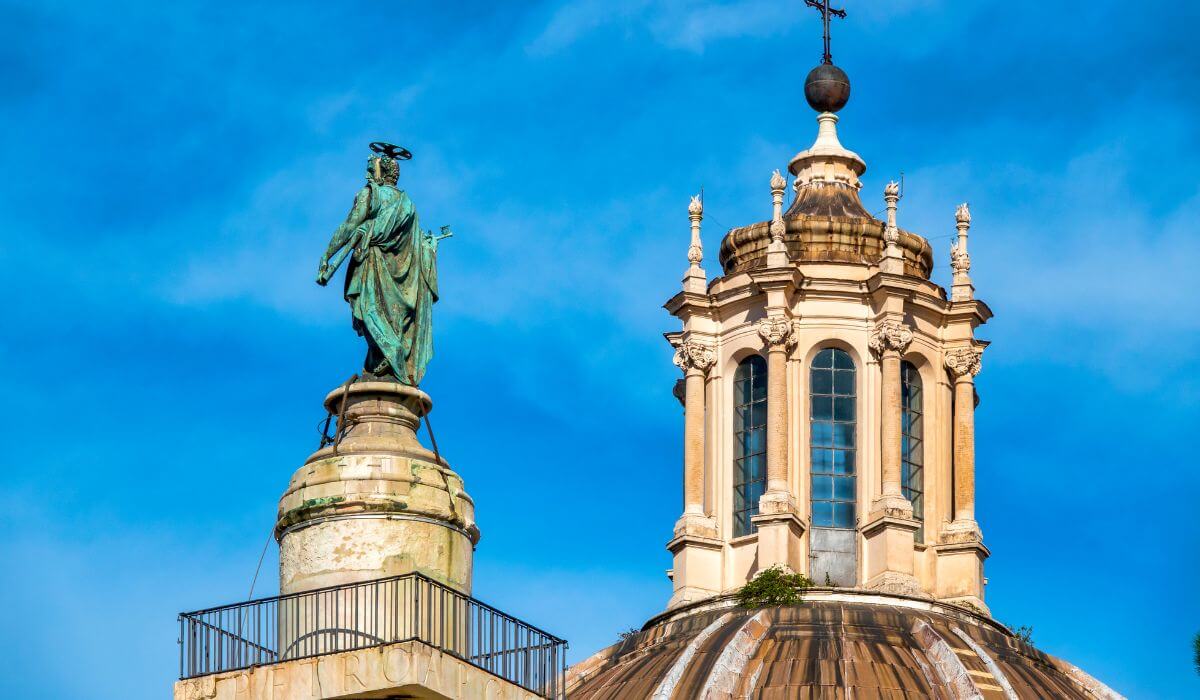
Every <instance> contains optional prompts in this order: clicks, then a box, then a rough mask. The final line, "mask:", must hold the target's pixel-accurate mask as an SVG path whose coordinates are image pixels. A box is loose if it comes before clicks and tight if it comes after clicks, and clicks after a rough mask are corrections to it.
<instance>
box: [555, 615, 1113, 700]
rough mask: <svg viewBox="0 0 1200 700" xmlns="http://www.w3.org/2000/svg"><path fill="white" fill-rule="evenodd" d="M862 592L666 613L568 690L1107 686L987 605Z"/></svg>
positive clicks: (1009, 693)
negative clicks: (976, 607)
mask: <svg viewBox="0 0 1200 700" xmlns="http://www.w3.org/2000/svg"><path fill="white" fill-rule="evenodd" d="M843 597H847V596H843ZM863 600H864V602H854V601H847V600H832V599H830V600H809V601H806V602H805V603H803V604H802V605H798V606H789V607H774V608H765V609H762V610H745V609H741V608H737V607H733V606H732V605H731V604H730V603H726V604H725V605H724V606H715V607H714V606H712V605H707V606H700V607H699V608H697V611H696V612H693V613H691V614H682V615H678V614H677V615H674V616H669V615H668V616H661V617H660V618H659V621H658V622H657V623H655V622H654V621H652V622H651V623H649V624H648V625H647V627H646V628H645V629H643V630H642V631H640V632H638V633H636V634H633V635H631V636H629V637H627V638H626V639H624V640H623V641H621V642H620V643H618V644H616V645H614V646H612V647H610V648H608V649H606V650H604V651H602V652H600V653H599V654H596V655H595V656H593V657H591V658H590V659H588V660H586V661H584V662H582V663H580V664H578V665H576V666H575V667H573V668H572V669H571V670H570V673H569V675H568V694H569V697H571V698H572V700H607V699H610V698H613V699H615V698H622V699H630V698H651V697H653V698H664V699H666V698H677V699H684V698H688V699H690V698H701V697H724V698H729V697H733V698H758V699H761V700H783V699H785V698H786V699H789V700H791V699H795V698H803V699H808V698H812V699H817V698H831V699H832V698H838V699H841V698H896V699H901V698H913V699H916V698H922V699H924V698H937V699H945V700H952V699H957V698H983V699H986V700H992V699H993V698H995V699H1001V698H1011V697H1017V698H1022V699H1025V698H1029V699H1034V698H1037V699H1039V700H1040V699H1042V698H1065V699H1068V700H1069V699H1072V698H1078V699H1079V700H1095V698H1096V697H1098V695H1095V694H1093V693H1100V692H1101V689H1103V690H1107V688H1104V687H1103V686H1101V685H1099V684H1098V682H1096V681H1094V680H1093V679H1091V677H1089V676H1087V675H1086V674H1084V673H1083V672H1082V671H1079V669H1077V668H1075V667H1074V666H1071V665H1070V664H1068V663H1066V662H1063V661H1061V660H1059V659H1056V658H1055V657H1052V656H1049V655H1048V654H1045V653H1042V652H1041V651H1038V650H1037V649H1036V648H1034V647H1033V646H1030V645H1029V644H1026V643H1024V642H1022V641H1021V640H1020V639H1018V638H1017V637H1015V636H1014V635H1013V634H1012V633H1011V632H1009V631H1008V630H1007V629H1005V628H1004V627H1003V626H1001V625H998V624H996V623H995V622H993V621H991V620H990V619H988V618H986V617H984V616H982V615H976V614H974V613H971V612H968V611H965V610H964V611H962V612H961V613H960V612H957V611H956V610H953V609H951V608H950V606H944V605H936V604H928V603H925V604H922V603H918V602H916V601H910V604H909V605H905V606H901V605H891V604H886V603H884V604H881V603H879V602H878V601H879V596H874V597H871V598H868V597H865V596H864V598H863ZM867 601H872V602H867ZM1089 686H1094V687H1091V690H1089V689H1088V687H1089ZM1109 692H1111V691H1109ZM1099 696H1101V697H1102V696H1103V694H1102V693H1101V695H1099Z"/></svg>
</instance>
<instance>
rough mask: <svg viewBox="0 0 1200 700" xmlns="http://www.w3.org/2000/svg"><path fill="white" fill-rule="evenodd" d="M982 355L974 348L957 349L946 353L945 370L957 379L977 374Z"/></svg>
mask: <svg viewBox="0 0 1200 700" xmlns="http://www.w3.org/2000/svg"><path fill="white" fill-rule="evenodd" d="M982 358H983V353H982V352H980V351H979V350H977V349H975V348H958V349H957V350H951V351H949V352H947V353H946V369H948V370H950V373H951V374H953V375H954V376H955V377H956V378H957V377H974V376H975V375H976V374H979V368H980V365H981V360H982Z"/></svg>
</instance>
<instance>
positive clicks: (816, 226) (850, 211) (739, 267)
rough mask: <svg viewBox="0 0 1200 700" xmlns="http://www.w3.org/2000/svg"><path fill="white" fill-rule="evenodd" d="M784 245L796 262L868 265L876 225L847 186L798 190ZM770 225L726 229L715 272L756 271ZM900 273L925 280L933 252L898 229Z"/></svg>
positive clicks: (876, 240) (874, 257)
mask: <svg viewBox="0 0 1200 700" xmlns="http://www.w3.org/2000/svg"><path fill="white" fill-rule="evenodd" d="M783 220H784V224H785V226H786V229H785V233H784V243H785V244H786V245H787V248H788V256H789V258H790V259H792V260H794V261H798V262H828V261H834V262H851V263H866V264H870V263H874V262H878V261H879V258H880V256H882V255H883V250H884V247H885V243H884V240H883V228H884V224H883V222H882V221H880V220H878V219H876V218H874V217H872V216H871V215H870V213H868V212H867V210H866V209H865V208H864V207H863V205H862V200H860V199H859V197H858V193H857V192H856V191H854V190H853V189H851V188H850V187H847V186H839V185H823V186H819V187H802V188H800V191H799V192H797V193H796V199H795V200H794V201H793V202H792V206H791V207H790V208H789V209H788V210H787V213H786V214H784V216H783ZM769 229H770V222H767V221H763V222H760V223H756V224H751V225H749V226H742V227H739V228H735V229H731V230H730V231H729V233H727V234H726V235H725V238H724V240H722V241H721V252H720V254H719V257H720V261H721V268H722V269H723V270H724V271H725V274H727V275H732V274H735V273H738V272H745V271H747V270H753V269H756V268H759V267H762V266H763V265H765V264H766V260H767V244H769V243H770V242H771V234H770V230H769ZM900 250H901V253H902V254H903V256H904V271H905V273H906V274H909V275H913V276H916V277H922V278H924V279H929V274H930V272H931V271H932V270H933V250H932V249H931V248H930V247H929V243H928V242H927V241H926V240H925V239H924V238H922V237H921V236H918V235H916V234H914V233H909V232H908V231H904V230H901V231H900Z"/></svg>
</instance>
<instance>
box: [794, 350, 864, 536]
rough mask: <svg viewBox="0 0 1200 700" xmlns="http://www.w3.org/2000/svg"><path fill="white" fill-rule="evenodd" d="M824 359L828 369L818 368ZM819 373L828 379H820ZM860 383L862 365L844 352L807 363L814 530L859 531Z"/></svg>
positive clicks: (827, 352)
mask: <svg viewBox="0 0 1200 700" xmlns="http://www.w3.org/2000/svg"><path fill="white" fill-rule="evenodd" d="M825 355H828V357H829V361H828V366H827V367H821V366H818V365H820V364H823V363H824V360H823V359H822V357H823V356H825ZM818 373H827V374H828V377H827V378H820V379H818V377H817V375H818ZM858 380H859V367H858V363H857V362H856V360H855V358H854V355H853V354H852V353H850V352H849V351H847V350H846V349H844V348H841V347H838V346H826V347H823V348H820V349H818V350H817V352H816V353H815V354H814V355H813V356H812V360H811V361H810V362H809V372H808V392H807V397H806V399H807V401H808V433H809V439H808V448H809V450H808V456H809V482H808V496H809V498H808V501H809V522H810V523H811V525H812V527H819V528H826V529H833V530H855V529H857V526H858V487H859V483H858V465H859V462H858V456H859V386H858ZM826 389H827V390H826ZM826 426H827V427H826ZM824 504H829V505H828V506H826V505H824Z"/></svg>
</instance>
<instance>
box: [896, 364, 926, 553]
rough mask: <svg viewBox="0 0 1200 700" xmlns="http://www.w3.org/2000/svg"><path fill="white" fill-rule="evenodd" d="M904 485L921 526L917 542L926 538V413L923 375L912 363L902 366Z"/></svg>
mask: <svg viewBox="0 0 1200 700" xmlns="http://www.w3.org/2000/svg"><path fill="white" fill-rule="evenodd" d="M900 380H901V381H900V387H901V402H902V405H903V407H904V413H903V418H902V419H901V423H900V459H901V461H900V486H901V488H902V489H903V492H904V497H905V498H907V499H908V500H910V501H912V506H913V517H914V518H916V519H917V521H918V522H920V523H921V528H920V529H919V530H917V542H923V541H924V539H925V439H924V438H925V412H924V406H923V403H924V398H925V396H924V392H923V391H922V390H921V375H920V373H918V372H917V368H916V367H914V366H913V364H912V363H911V362H905V363H903V364H901V365H900Z"/></svg>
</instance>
